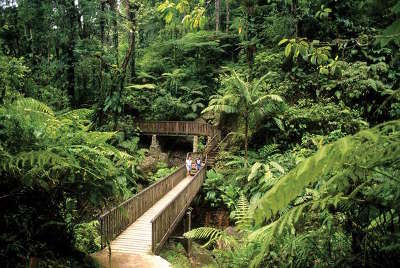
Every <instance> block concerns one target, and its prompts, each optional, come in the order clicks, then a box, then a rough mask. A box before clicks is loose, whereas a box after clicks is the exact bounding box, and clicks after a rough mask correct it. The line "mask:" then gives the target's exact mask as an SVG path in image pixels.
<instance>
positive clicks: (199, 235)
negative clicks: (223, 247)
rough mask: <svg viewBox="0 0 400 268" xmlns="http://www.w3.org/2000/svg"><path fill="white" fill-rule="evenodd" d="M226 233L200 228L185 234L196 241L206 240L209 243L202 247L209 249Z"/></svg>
mask: <svg viewBox="0 0 400 268" xmlns="http://www.w3.org/2000/svg"><path fill="white" fill-rule="evenodd" d="M223 234H224V232H223V231H222V230H219V229H216V228H213V227H199V228H196V229H193V230H191V231H189V232H186V233H184V234H183V236H184V237H186V238H190V239H196V240H205V239H207V242H206V243H205V244H204V245H202V247H208V246H209V245H212V244H213V243H214V242H215V241H217V240H218V239H220V238H221V237H222V236H223Z"/></svg>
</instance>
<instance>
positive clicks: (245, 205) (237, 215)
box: [234, 194, 252, 230]
mask: <svg viewBox="0 0 400 268" xmlns="http://www.w3.org/2000/svg"><path fill="white" fill-rule="evenodd" d="M249 212H250V205H249V202H248V201H247V198H246V197H245V196H244V195H243V194H241V195H240V197H239V200H238V203H237V206H236V210H235V211H234V219H235V221H236V225H237V227H238V228H239V229H240V230H249V229H250V227H251V222H252V218H251V215H250V213H249Z"/></svg>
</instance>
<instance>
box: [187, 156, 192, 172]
mask: <svg viewBox="0 0 400 268" xmlns="http://www.w3.org/2000/svg"><path fill="white" fill-rule="evenodd" d="M190 171H192V156H191V155H190V154H188V156H187V157H186V176H189V175H190Z"/></svg>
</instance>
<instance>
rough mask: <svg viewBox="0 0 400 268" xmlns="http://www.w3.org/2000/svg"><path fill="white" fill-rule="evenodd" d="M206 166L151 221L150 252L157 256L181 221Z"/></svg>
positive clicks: (202, 177) (200, 182)
mask: <svg viewBox="0 0 400 268" xmlns="http://www.w3.org/2000/svg"><path fill="white" fill-rule="evenodd" d="M205 172H206V166H204V167H202V168H201V169H200V171H198V172H197V173H196V174H195V175H194V177H193V178H192V181H191V182H190V183H189V184H188V185H186V187H185V188H183V189H182V190H181V192H180V193H179V194H178V195H177V196H176V197H175V198H174V199H173V200H171V201H170V202H169V203H168V204H167V206H166V207H165V208H164V209H163V210H162V211H160V212H159V213H158V214H157V215H156V216H155V217H154V218H153V219H152V220H151V236H152V252H153V253H154V254H158V252H159V251H160V249H161V248H162V246H163V245H164V243H165V242H166V240H167V238H168V236H169V235H170V234H171V232H172V231H173V230H174V228H175V226H176V225H177V224H178V223H179V221H180V220H181V219H182V217H183V215H184V213H185V211H186V209H187V208H188V207H189V205H190V203H191V202H192V200H193V198H194V197H195V196H196V194H197V192H198V191H199V189H200V187H201V185H202V184H203V181H204V177H205Z"/></svg>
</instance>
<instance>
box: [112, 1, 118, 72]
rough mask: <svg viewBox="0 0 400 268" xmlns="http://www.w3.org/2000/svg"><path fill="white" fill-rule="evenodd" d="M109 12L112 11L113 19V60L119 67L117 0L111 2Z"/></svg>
mask: <svg viewBox="0 0 400 268" xmlns="http://www.w3.org/2000/svg"><path fill="white" fill-rule="evenodd" d="M111 10H112V11H113V13H114V14H113V18H112V24H113V45H114V51H115V60H116V62H117V66H119V50H118V47H119V40H118V15H117V14H118V7H117V0H112V1H111Z"/></svg>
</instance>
